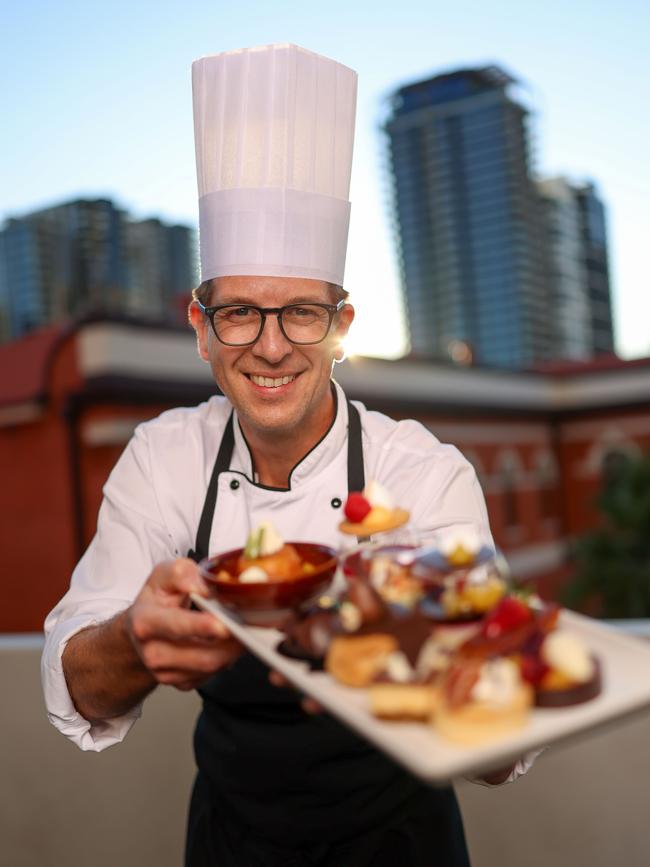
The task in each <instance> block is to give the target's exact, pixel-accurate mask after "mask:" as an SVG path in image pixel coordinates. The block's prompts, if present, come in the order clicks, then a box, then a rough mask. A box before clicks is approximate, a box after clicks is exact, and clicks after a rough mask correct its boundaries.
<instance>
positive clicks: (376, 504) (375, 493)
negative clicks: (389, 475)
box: [363, 480, 395, 509]
mask: <svg viewBox="0 0 650 867" xmlns="http://www.w3.org/2000/svg"><path fill="white" fill-rule="evenodd" d="M363 496H364V497H365V498H366V500H368V502H369V503H370V505H371V506H372V507H373V508H382V509H394V508H395V503H394V502H393V498H392V497H391V495H390V494H389V493H388V491H387V490H386V488H385V487H384V486H383V485H381V484H380V483H379V482H376V481H374V480H372V481H370V482H368V484H367V485H366V486H365V488H364V489H363Z"/></svg>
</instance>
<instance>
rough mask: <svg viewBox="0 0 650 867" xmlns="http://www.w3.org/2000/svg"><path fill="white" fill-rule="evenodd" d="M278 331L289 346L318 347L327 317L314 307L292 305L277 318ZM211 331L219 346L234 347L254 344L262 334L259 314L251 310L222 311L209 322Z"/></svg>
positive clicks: (239, 308)
mask: <svg viewBox="0 0 650 867" xmlns="http://www.w3.org/2000/svg"><path fill="white" fill-rule="evenodd" d="M278 315H279V319H280V327H281V328H282V330H283V331H284V334H285V336H286V337H287V338H288V339H289V340H290V341H291V342H292V343H318V342H319V341H321V340H323V338H324V337H325V335H326V334H327V332H328V330H329V325H330V321H331V316H330V314H329V311H328V310H327V308H326V307H320V306H318V305H317V304H295V305H291V306H290V307H284V308H282V310H281V312H280V313H279V314H278ZM213 322H214V330H215V332H216V334H217V337H218V338H219V340H221V341H222V342H223V343H227V344H230V345H231V346H237V345H241V344H245V343H252V342H253V341H255V340H257V338H258V337H259V335H260V333H261V330H262V314H261V312H260V311H259V310H256V309H255V308H254V307H241V306H236V305H233V306H232V307H222V308H220V309H219V310H217V311H216V312H215V314H214V318H213Z"/></svg>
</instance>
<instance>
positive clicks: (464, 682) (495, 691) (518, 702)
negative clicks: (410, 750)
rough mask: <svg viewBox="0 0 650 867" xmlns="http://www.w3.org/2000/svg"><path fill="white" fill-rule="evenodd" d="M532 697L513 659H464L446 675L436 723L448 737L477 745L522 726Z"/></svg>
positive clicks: (441, 733) (442, 733) (459, 742)
mask: <svg viewBox="0 0 650 867" xmlns="http://www.w3.org/2000/svg"><path fill="white" fill-rule="evenodd" d="M532 701H533V691H532V689H531V687H530V686H529V685H528V684H527V683H526V682H525V681H524V680H523V678H522V677H521V672H520V668H519V665H518V664H517V662H516V661H514V660H513V659H511V658H508V657H499V658H496V659H488V660H480V659H471V660H462V661H459V662H458V663H456V664H454V665H452V667H451V668H450V669H449V671H448V672H447V674H446V675H445V677H444V680H443V683H442V685H441V689H440V701H439V702H438V706H437V708H436V710H435V712H434V714H433V723H434V725H435V728H436V730H437V732H438V733H439V734H440V735H442V736H443V737H445V738H447V739H448V740H451V741H454V742H455V743H458V744H461V745H465V746H474V745H476V744H481V743H485V742H487V741H491V740H494V739H496V738H501V737H504V736H506V735H508V734H510V733H511V732H513V731H517V730H518V729H520V728H522V727H523V726H524V725H525V724H526V722H527V720H528V715H529V711H530V707H531V705H532Z"/></svg>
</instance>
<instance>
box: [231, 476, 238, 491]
mask: <svg viewBox="0 0 650 867" xmlns="http://www.w3.org/2000/svg"><path fill="white" fill-rule="evenodd" d="M230 487H231V489H232V490H233V491H236V490H237V488H238V487H239V481H238V480H237V479H232V480H231V482H230Z"/></svg>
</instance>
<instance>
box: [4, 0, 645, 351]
mask: <svg viewBox="0 0 650 867" xmlns="http://www.w3.org/2000/svg"><path fill="white" fill-rule="evenodd" d="M269 42H296V43H298V44H300V45H304V46H305V47H307V48H310V49H312V50H314V51H318V52H320V53H323V54H326V55H328V56H330V57H333V58H335V59H337V60H340V61H341V62H343V63H345V64H347V65H348V66H351V67H352V68H354V69H356V70H357V71H358V72H359V103H358V105H359V111H358V120H357V140H356V146H355V157H354V167H353V176H352V191H351V198H352V225H351V232H350V245H349V252H348V266H347V271H346V285H347V288H348V289H350V290H351V291H352V293H353V299H354V300H355V302H356V306H357V309H358V312H359V317H358V324H357V325H356V329H355V337H356V341H355V342H356V344H357V346H358V348H359V350H360V351H365V352H371V353H375V354H381V353H382V352H385V353H387V354H396V353H399V352H400V351H401V350H403V348H404V345H405V343H404V331H403V325H402V312H401V301H400V295H399V288H398V277H397V268H396V264H395V254H394V245H393V242H392V236H391V229H390V223H389V218H388V208H387V203H386V186H387V185H386V178H385V171H384V160H385V156H384V149H383V143H382V139H381V137H380V135H379V132H378V123H379V120H380V118H381V106H382V98H383V97H384V95H385V94H386V93H387V92H389V91H390V90H391V89H393V88H394V87H396V86H398V85H399V84H403V83H407V82H409V81H412V80H415V79H417V78H419V77H423V76H427V75H430V74H434V73H437V72H440V71H444V70H448V69H452V68H455V67H459V66H463V65H479V64H486V63H498V64H500V65H502V66H503V67H504V68H505V69H507V70H508V71H509V72H511V73H512V74H513V75H515V76H517V77H518V78H519V79H520V80H521V81H522V82H523V83H524V84H525V85H526V88H527V90H526V98H527V100H528V101H529V103H530V104H531V105H532V106H533V108H534V120H533V133H534V134H533V142H534V152H535V162H536V168H537V170H538V171H539V172H540V173H544V174H565V175H567V176H569V177H570V178H573V179H575V180H582V179H593V180H595V181H596V182H597V184H598V186H599V189H600V192H601V195H602V196H603V198H604V200H605V201H606V203H607V205H608V207H609V212H608V213H609V230H610V238H611V250H612V279H613V286H614V298H615V316H616V323H617V336H618V346H619V349H620V351H621V352H622V353H623V354H625V355H626V356H633V355H645V354H650V325H649V324H648V323H649V322H650V281H649V280H648V273H647V254H646V249H647V247H648V245H649V244H650V207H649V204H648V202H649V200H650V165H649V161H648V157H647V153H648V145H649V142H650V120H649V114H650V113H649V112H648V108H647V104H648V102H649V99H648V81H649V80H650V75H649V73H650V59H649V57H650V52H649V51H648V45H649V44H650V4H648V3H647V2H641V0H619V2H618V3H617V4H614V3H613V2H602V0H592V2H585V0H577V2H576V0H573V2H567V0H563V2H561V0H547V2H544V3H526V2H523V0H519V2H513V0H491V2H489V3H485V2H475V0H455V2H454V3H453V4H452V3H451V2H449V3H440V2H435V0H429V2H419V0H401V2H399V3H391V4H385V3H380V2H376V0H375V2H368V0H361V2H350V0H347V2H342V0H328V2H327V3H312V2H303V3H301V4H297V3H289V2H285V0H281V2H276V3H272V2H268V3H261V2H253V0H243V2H242V0H240V2H230V3H223V2H214V0H213V2H209V3H208V2H201V0H184V2H181V0H169V2H165V0H158V2H153V0H140V2H138V0H130V2H125V0H116V2H111V3H105V2H102V3H99V2H94V0H86V2H79V0H60V2H58V3H55V2H52V0H50V2H36V0H23V2H21V3H20V4H18V3H17V2H16V3H15V4H13V5H12V7H9V6H8V4H5V6H4V8H3V14H2V32H1V33H0V70H1V78H0V81H1V90H0V100H1V101H0V112H1V113H0V117H1V118H2V133H1V134H0V142H1V146H2V151H1V153H0V217H4V216H7V215H9V214H20V213H22V212H25V211H28V210H30V209H33V208H36V207H41V206H44V205H47V204H51V203H55V202H58V201H62V200H64V199H68V198H71V197H75V196H95V195H107V196H111V197H113V198H114V199H115V200H116V201H117V202H118V203H119V204H121V205H122V206H123V207H125V208H127V209H129V210H130V211H132V212H133V213H134V214H136V215H138V216H147V215H155V214H159V215H161V216H163V217H165V218H168V219H172V220H179V221H187V222H191V223H196V218H197V204H196V180H195V169H194V148H193V141H192V110H191V90H190V65H191V62H192V60H193V59H195V58H196V57H200V56H202V55H204V54H213V53H216V52H218V51H222V50H226V49H231V48H237V47H242V46H248V45H258V44H265V43H269ZM379 306H381V308H382V315H381V316H380V317H379V318H377V317H376V316H374V315H373V312H374V310H376V309H377V307H379Z"/></svg>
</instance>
